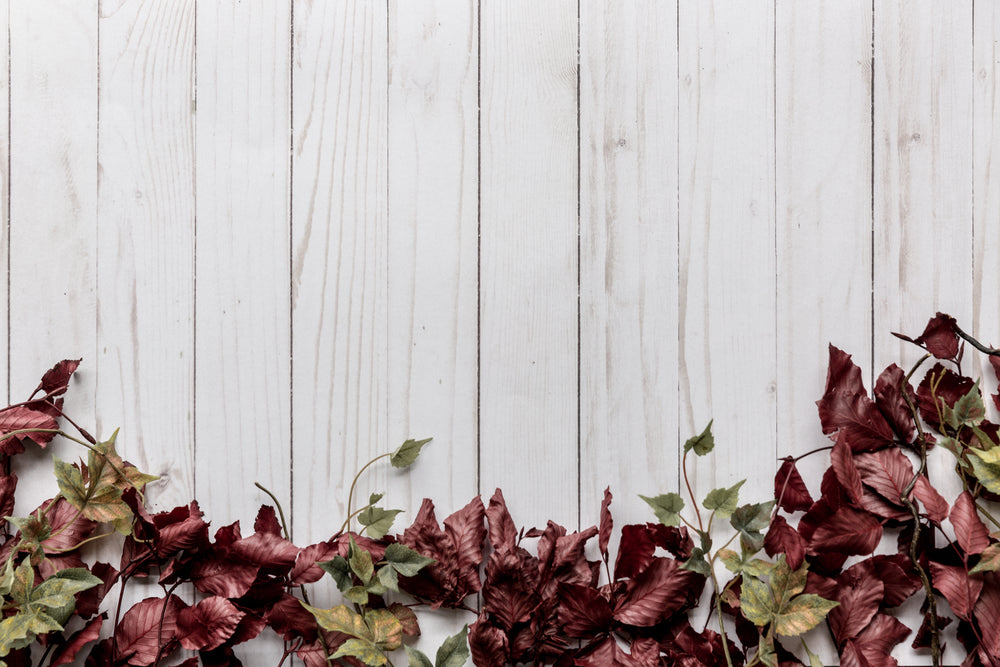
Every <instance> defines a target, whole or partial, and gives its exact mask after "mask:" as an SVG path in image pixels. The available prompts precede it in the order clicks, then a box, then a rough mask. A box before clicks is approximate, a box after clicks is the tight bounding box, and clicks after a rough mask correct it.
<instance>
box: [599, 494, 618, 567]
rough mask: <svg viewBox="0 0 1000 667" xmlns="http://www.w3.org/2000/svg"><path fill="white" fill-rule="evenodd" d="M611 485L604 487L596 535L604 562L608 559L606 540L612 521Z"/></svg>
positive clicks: (607, 540) (608, 537) (609, 535)
mask: <svg viewBox="0 0 1000 667" xmlns="http://www.w3.org/2000/svg"><path fill="white" fill-rule="evenodd" d="M610 507H611V487H608V488H606V489H604V500H603V501H601V525H600V531H599V533H598V537H597V548H598V549H600V550H601V556H602V557H603V558H604V562H605V563H606V562H607V561H608V542H610V541H611V530H612V528H613V527H614V521H612V519H611V510H610Z"/></svg>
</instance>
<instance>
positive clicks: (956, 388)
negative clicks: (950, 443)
mask: <svg viewBox="0 0 1000 667" xmlns="http://www.w3.org/2000/svg"><path fill="white" fill-rule="evenodd" d="M975 384H976V383H975V382H973V381H972V378H967V377H965V376H964V375H958V374H957V373H955V372H953V371H952V370H950V369H948V368H945V367H944V366H942V365H941V364H935V365H934V367H933V368H932V369H930V370H929V371H928V372H927V375H925V376H924V379H923V380H922V381H921V382H920V385H919V386H918V387H917V407H919V408H920V414H921V416H922V417H923V418H924V420H925V421H926V422H927V423H928V424H931V425H933V426H934V427H935V428H937V427H939V426H940V425H941V422H940V420H939V419H938V409H939V404H940V402H941V401H944V403H945V405H947V406H948V407H955V403H956V402H957V401H958V399H960V398H962V397H963V396H965V395H966V394H968V393H969V392H970V391H972V388H973V387H974V386H975ZM932 385H933V390H932ZM935 398H936V399H937V400H936V401H935Z"/></svg>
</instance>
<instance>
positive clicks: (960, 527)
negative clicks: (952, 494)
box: [949, 491, 990, 556]
mask: <svg viewBox="0 0 1000 667" xmlns="http://www.w3.org/2000/svg"><path fill="white" fill-rule="evenodd" d="M949 518H950V519H951V525H952V526H954V527H955V538H956V539H957V540H958V544H959V546H961V547H962V551H964V552H965V554H966V556H969V555H972V554H978V553H982V551H983V549H985V548H986V547H988V546H989V545H990V531H989V530H988V529H987V528H986V525H985V524H984V523H983V521H982V519H980V518H979V513H978V512H977V511H976V505H975V502H974V501H973V500H972V495H971V494H970V493H969V492H968V491H963V492H962V493H961V494H960V495H959V496H958V498H956V499H955V504H954V505H953V506H952V508H951V516H950V517H949Z"/></svg>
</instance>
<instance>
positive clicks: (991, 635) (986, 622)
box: [973, 572, 1000, 664]
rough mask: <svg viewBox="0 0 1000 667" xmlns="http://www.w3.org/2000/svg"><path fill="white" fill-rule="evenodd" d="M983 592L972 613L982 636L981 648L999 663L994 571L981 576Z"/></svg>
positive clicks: (999, 604) (999, 609) (999, 602)
mask: <svg viewBox="0 0 1000 667" xmlns="http://www.w3.org/2000/svg"><path fill="white" fill-rule="evenodd" d="M983 583H984V586H983V592H982V595H980V596H979V600H978V601H977V602H976V606H975V609H974V610H973V614H974V615H975V617H976V622H977V623H978V624H979V629H980V635H981V636H982V638H983V648H984V649H986V650H987V651H989V654H990V656H991V657H992V658H994V660H995V663H994V664H998V663H1000V632H997V631H996V628H997V622H998V619H1000V577H998V576H997V573H996V572H987V573H986V575H985V576H984V577H983Z"/></svg>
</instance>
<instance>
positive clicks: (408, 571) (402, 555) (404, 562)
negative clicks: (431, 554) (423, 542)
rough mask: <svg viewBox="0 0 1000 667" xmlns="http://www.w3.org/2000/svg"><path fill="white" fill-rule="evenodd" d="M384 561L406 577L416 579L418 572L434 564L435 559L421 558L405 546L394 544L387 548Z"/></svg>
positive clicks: (383, 557)
mask: <svg viewBox="0 0 1000 667" xmlns="http://www.w3.org/2000/svg"><path fill="white" fill-rule="evenodd" d="M382 559H383V560H384V561H385V562H386V563H387V564H388V565H390V566H391V567H392V569H394V570H396V572H398V573H400V574H401V575H403V576H404V577H415V576H417V572H419V571H420V570H422V569H423V568H425V567H427V566H428V565H431V564H433V563H434V559H433V558H427V557H426V556H421V555H420V554H419V553H417V552H416V551H414V550H413V549H410V548H409V547H407V546H406V545H404V544H400V543H398V542H394V543H393V544H390V545H389V546H387V547H386V548H385V555H384V556H382Z"/></svg>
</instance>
